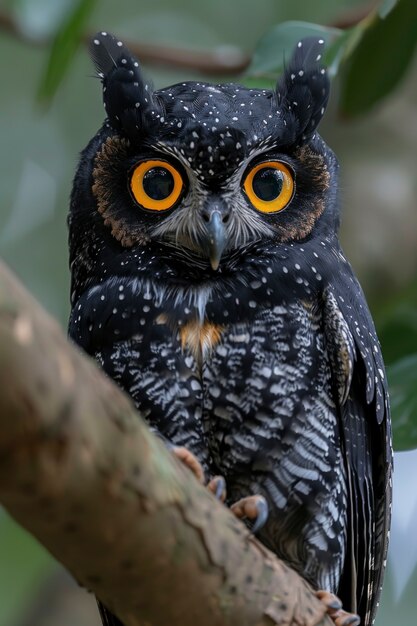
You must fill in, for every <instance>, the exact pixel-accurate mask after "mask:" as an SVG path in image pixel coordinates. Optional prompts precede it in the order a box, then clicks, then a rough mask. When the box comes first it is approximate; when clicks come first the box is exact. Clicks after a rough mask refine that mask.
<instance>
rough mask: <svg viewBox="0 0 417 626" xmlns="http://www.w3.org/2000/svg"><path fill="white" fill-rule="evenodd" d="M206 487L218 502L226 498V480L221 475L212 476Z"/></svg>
mask: <svg viewBox="0 0 417 626" xmlns="http://www.w3.org/2000/svg"><path fill="white" fill-rule="evenodd" d="M207 489H208V490H209V491H211V493H212V494H213V495H214V496H215V497H216V498H217V500H220V502H224V501H225V500H226V481H225V479H224V478H223V476H214V478H212V479H211V480H210V481H209V483H208V485H207Z"/></svg>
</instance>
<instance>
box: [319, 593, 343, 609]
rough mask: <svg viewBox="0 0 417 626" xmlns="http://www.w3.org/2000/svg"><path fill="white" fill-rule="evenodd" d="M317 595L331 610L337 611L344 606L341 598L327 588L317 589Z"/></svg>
mask: <svg viewBox="0 0 417 626" xmlns="http://www.w3.org/2000/svg"><path fill="white" fill-rule="evenodd" d="M316 597H317V598H318V599H319V600H320V601H321V602H323V604H324V605H325V606H326V607H327V608H328V609H330V610H333V611H337V610H339V609H341V608H342V606H343V605H342V602H341V600H339V598H338V597H337V596H336V595H335V594H334V593H330V591H326V590H325V589H320V590H319V591H316Z"/></svg>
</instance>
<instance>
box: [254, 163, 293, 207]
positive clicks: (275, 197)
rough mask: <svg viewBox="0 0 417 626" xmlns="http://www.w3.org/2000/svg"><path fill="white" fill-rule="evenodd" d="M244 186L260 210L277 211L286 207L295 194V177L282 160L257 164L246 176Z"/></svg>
mask: <svg viewBox="0 0 417 626" xmlns="http://www.w3.org/2000/svg"><path fill="white" fill-rule="evenodd" d="M243 188H244V190H245V192H246V195H247V196H248V198H249V200H250V201H251V203H252V204H253V206H254V207H255V209H257V210H258V211H262V212H263V213H276V212H278V211H282V209H285V207H286V206H287V204H288V203H289V202H290V200H291V198H292V197H293V194H294V178H293V175H292V173H291V171H290V169H289V168H288V167H287V166H286V165H285V164H284V163H281V162H280V161H265V162H264V163H258V165H255V167H253V168H252V169H251V170H250V172H249V173H248V174H247V176H246V178H245V182H244V184H243Z"/></svg>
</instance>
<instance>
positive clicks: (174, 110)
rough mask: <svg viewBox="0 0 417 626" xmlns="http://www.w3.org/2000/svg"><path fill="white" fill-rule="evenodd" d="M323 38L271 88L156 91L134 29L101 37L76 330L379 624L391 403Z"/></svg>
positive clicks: (76, 189) (347, 602)
mask: <svg viewBox="0 0 417 626" xmlns="http://www.w3.org/2000/svg"><path fill="white" fill-rule="evenodd" d="M323 49H324V42H323V40H321V39H305V40H302V41H300V42H299V43H298V44H297V46H296V48H295V50H294V52H293V55H292V57H291V59H290V60H289V61H288V63H287V64H286V67H285V69H284V72H283V74H282V76H281V77H280V78H279V80H278V83H277V85H276V87H275V88H274V89H272V90H267V89H249V88H246V87H244V86H241V85H238V84H233V83H232V84H230V83H229V84H217V85H213V84H208V83H205V82H184V83H180V84H176V85H173V86H171V87H167V88H165V89H160V90H154V89H153V88H152V86H151V85H150V84H149V83H147V82H146V81H145V79H144V77H143V75H142V71H141V69H140V66H139V63H138V61H137V60H136V59H135V58H134V57H132V55H131V54H130V52H129V50H128V49H127V48H126V47H125V46H124V45H123V43H122V42H121V41H119V40H118V39H117V38H116V37H114V36H112V35H110V34H108V33H105V32H102V33H99V34H97V35H96V36H95V37H94V39H93V40H92V42H91V53H92V57H93V60H94V62H95V66H96V69H97V72H98V76H99V77H100V79H101V81H102V84H103V97H104V106H105V110H106V119H105V121H104V124H103V126H102V127H101V129H100V130H99V131H98V132H97V134H96V135H95V136H94V137H93V139H92V140H91V141H90V143H89V144H88V145H87V147H86V148H85V150H84V151H83V152H82V154H81V158H80V162H79V167H78V170H77V173H76V175H75V179H74V186H73V191H72V197H71V206H70V215H69V231H70V234H69V245H70V262H71V274H72V293H71V303H72V311H71V318H70V324H69V334H70V336H71V338H72V339H73V340H74V341H75V342H76V343H78V344H79V345H80V346H81V347H82V348H83V349H84V350H85V351H86V352H87V353H89V354H90V355H93V356H94V357H95V359H96V360H97V361H98V363H99V364H100V366H101V367H102V368H103V370H104V371H105V372H106V373H107V375H108V376H109V377H110V378H112V379H113V380H114V381H116V382H117V383H118V385H120V387H122V388H123V389H124V390H125V391H126V392H127V393H128V394H129V395H130V396H131V397H132V399H133V401H134V403H135V404H136V407H137V408H138V410H139V411H140V413H141V414H142V416H143V417H144V418H145V419H146V420H147V422H148V424H149V426H150V428H151V429H152V430H153V431H154V432H155V433H156V434H157V435H158V436H160V437H161V438H162V439H163V440H164V441H166V442H167V444H168V445H170V446H174V447H175V448H176V449H179V448H180V449H182V450H183V451H184V450H185V451H186V454H189V455H190V456H191V457H192V458H194V459H197V460H198V463H199V464H200V465H201V468H202V469H203V471H204V474H205V476H206V478H207V480H210V479H212V478H213V477H215V476H222V477H224V481H225V485H226V489H227V500H226V503H227V504H229V505H233V503H236V502H242V501H243V502H244V503H245V502H247V499H248V498H249V499H250V498H251V497H258V498H259V499H258V500H257V501H256V502H258V504H259V503H261V502H264V503H266V505H267V509H268V514H267V515H266V513H265V511H266V508H264V511H263V513H262V517H263V518H266V519H265V520H262V521H264V523H263V526H262V527H261V525H260V524H257V536H258V538H259V540H260V541H261V542H263V543H264V544H265V545H266V546H267V547H268V548H270V549H271V550H272V551H273V552H275V553H276V554H277V555H278V556H279V557H280V558H281V559H283V560H284V561H286V562H287V563H288V564H289V565H290V566H292V567H293V568H294V569H295V570H297V571H298V572H299V573H300V574H301V575H302V576H303V577H304V578H305V579H306V580H308V581H309V582H310V583H311V584H312V586H313V587H314V588H315V589H317V590H320V589H322V590H328V591H330V592H333V593H337V594H338V596H339V597H340V598H341V599H342V601H343V604H344V607H345V608H346V610H348V611H351V612H355V613H358V614H359V615H360V617H361V620H362V624H363V625H364V626H369V625H370V624H371V623H372V622H373V619H374V616H375V611H376V607H377V603H378V598H379V594H380V589H381V583H382V577H383V571H384V567H385V559H386V552H387V537H388V532H389V518H390V514H389V511H390V499H391V465H392V454H391V447H390V418H389V404H388V392H387V384H386V379H385V373H384V364H383V360H382V356H381V352H380V347H379V343H378V339H377V336H376V333H375V329H374V324H373V322H372V319H371V316H370V313H369V310H368V307H367V305H366V302H365V298H364V295H363V292H362V290H361V287H360V285H359V283H358V281H357V279H356V277H355V275H354V273H353V271H352V269H351V267H350V265H349V263H348V261H347V260H346V258H345V257H344V254H343V252H342V250H341V247H340V244H339V241H338V227H339V200H338V162H337V159H336V156H335V155H334V153H333V152H332V151H331V149H330V148H329V147H328V146H327V145H326V143H325V142H324V141H323V139H322V138H321V137H320V135H319V134H318V133H317V131H316V128H317V125H318V124H319V122H320V120H321V118H322V116H323V114H324V111H325V108H326V104H327V100H328V95H329V80H328V76H327V73H326V69H325V68H324V67H323V65H322V55H323ZM241 508H242V507H240V506H237V509H239V510H240V509H241ZM255 508H256V507H255ZM261 508H262V507H258V509H257V513H259V512H260V509H261ZM235 509H236V507H235ZM240 514H242V515H247V516H248V517H250V513H249V509H248V508H246V509H245V507H244V506H243V512H242V510H240ZM101 611H102V618H103V622H104V623H105V624H109V625H110V624H120V622H119V620H117V619H116V618H115V617H113V616H111V614H110V613H109V612H108V611H107V610H106V609H105V608H104V607H102V608H101ZM349 623H353V622H352V620H351V622H349Z"/></svg>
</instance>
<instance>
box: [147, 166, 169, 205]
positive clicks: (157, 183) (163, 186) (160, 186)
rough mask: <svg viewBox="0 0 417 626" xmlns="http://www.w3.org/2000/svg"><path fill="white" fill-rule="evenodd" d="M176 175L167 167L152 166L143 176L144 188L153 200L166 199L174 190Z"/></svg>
mask: <svg viewBox="0 0 417 626" xmlns="http://www.w3.org/2000/svg"><path fill="white" fill-rule="evenodd" d="M174 184H175V183H174V177H173V175H172V174H171V172H170V171H169V170H167V169H166V168H165V167H152V168H151V169H150V170H148V171H147V172H146V174H145V175H144V177H143V189H144V191H145V193H146V194H147V195H148V196H149V197H150V198H152V200H165V198H168V196H170V195H171V194H172V192H173V191H174Z"/></svg>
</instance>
